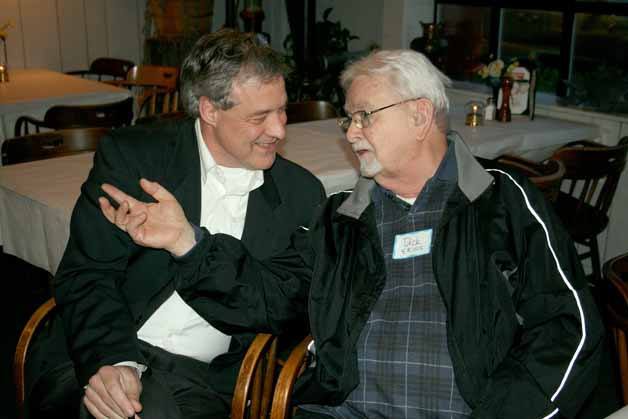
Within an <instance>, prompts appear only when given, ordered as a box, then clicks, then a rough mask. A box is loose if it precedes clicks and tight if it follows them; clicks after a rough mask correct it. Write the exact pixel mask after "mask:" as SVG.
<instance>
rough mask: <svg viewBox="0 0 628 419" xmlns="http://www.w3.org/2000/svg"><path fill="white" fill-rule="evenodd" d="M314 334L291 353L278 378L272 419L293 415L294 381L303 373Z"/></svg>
mask: <svg viewBox="0 0 628 419" xmlns="http://www.w3.org/2000/svg"><path fill="white" fill-rule="evenodd" d="M311 342H312V336H306V337H305V338H304V339H303V340H302V341H301V342H300V343H299V344H298V345H297V346H296V347H295V348H294V349H293V350H292V352H291V353H290V356H289V357H288V359H287V360H286V362H285V363H284V365H283V367H282V368H281V372H280V373H279V377H278V378H277V385H276V386H275V394H274V395H273V404H272V407H271V411H270V418H271V419H287V418H290V417H292V405H291V401H292V390H293V388H294V383H295V381H296V380H297V378H298V377H299V375H301V374H302V373H303V371H304V370H305V367H306V362H307V353H308V350H307V348H308V346H309V345H310V343H311Z"/></svg>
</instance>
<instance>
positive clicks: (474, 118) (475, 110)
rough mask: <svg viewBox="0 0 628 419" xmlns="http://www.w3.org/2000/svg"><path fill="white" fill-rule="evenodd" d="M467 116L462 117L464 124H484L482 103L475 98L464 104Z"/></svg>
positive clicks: (473, 125)
mask: <svg viewBox="0 0 628 419" xmlns="http://www.w3.org/2000/svg"><path fill="white" fill-rule="evenodd" d="M465 110H466V112H467V116H466V117H465V119H464V123H465V125H469V126H472V127H477V126H478V125H482V124H484V104H483V103H482V102H478V101H476V100H471V101H469V102H467V104H466V105H465Z"/></svg>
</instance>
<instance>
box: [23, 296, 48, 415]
mask: <svg viewBox="0 0 628 419" xmlns="http://www.w3.org/2000/svg"><path fill="white" fill-rule="evenodd" d="M54 308H55V301H54V299H52V298H50V299H49V300H48V301H46V302H45V303H44V304H42V305H41V306H40V307H39V308H38V309H37V310H36V311H35V312H34V313H33V314H32V315H31V317H30V319H28V322H26V325H25V326H24V328H23V329H22V333H21V334H20V337H19V339H18V341H17V347H16V349H15V355H14V357H13V380H14V383H15V392H16V393H15V400H16V404H17V415H18V419H24V417H25V414H24V402H25V397H26V395H25V382H24V367H25V364H26V355H27V353H28V347H29V346H30V343H31V340H32V338H33V336H35V333H36V331H37V327H38V326H39V325H40V324H41V323H42V322H43V321H44V320H46V319H47V318H48V317H49V316H50V314H51V313H52V311H53V309H54Z"/></svg>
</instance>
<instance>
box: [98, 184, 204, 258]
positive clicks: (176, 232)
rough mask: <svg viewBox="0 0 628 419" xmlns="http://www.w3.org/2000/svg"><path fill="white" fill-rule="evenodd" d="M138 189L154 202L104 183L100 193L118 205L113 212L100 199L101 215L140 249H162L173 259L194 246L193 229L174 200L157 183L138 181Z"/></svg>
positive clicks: (111, 206) (105, 202) (107, 202)
mask: <svg viewBox="0 0 628 419" xmlns="http://www.w3.org/2000/svg"><path fill="white" fill-rule="evenodd" d="M140 186H141V187H142V189H143V190H144V191H145V192H146V193H148V194H149V195H150V196H152V197H153V198H155V201H157V202H151V203H146V202H141V201H138V200H137V199H135V198H133V197H131V196H130V195H127V194H126V193H124V192H122V191H121V190H120V189H118V188H116V187H115V186H112V185H109V184H106V183H105V184H103V185H102V190H103V191H105V192H106V193H107V194H108V195H109V196H110V197H111V198H112V199H113V200H114V201H115V202H116V203H117V204H118V208H117V209H116V208H114V207H113V205H111V202H109V200H108V199H107V198H105V197H100V198H99V199H98V202H99V204H100V210H101V211H102V213H103V214H104V216H105V217H106V218H107V220H109V222H111V223H113V224H115V225H116V226H117V227H118V228H119V229H121V230H122V231H126V232H127V233H128V234H129V236H130V237H131V239H132V240H133V241H134V242H135V243H137V244H139V245H140V246H146V247H152V248H155V249H164V250H167V251H168V252H170V253H171V254H173V255H174V256H182V255H184V254H185V253H187V252H188V251H189V250H190V249H191V248H192V247H194V245H195V244H196V241H195V239H194V229H193V228H192V226H191V225H190V223H189V222H188V220H187V218H186V217H185V214H184V212H183V208H181V205H180V204H179V202H178V201H177V199H176V198H175V197H174V196H173V195H172V194H171V193H170V192H168V190H166V189H165V188H164V187H163V186H161V185H160V184H159V183H157V182H150V181H148V180H146V179H141V180H140Z"/></svg>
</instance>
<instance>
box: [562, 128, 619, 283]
mask: <svg viewBox="0 0 628 419" xmlns="http://www.w3.org/2000/svg"><path fill="white" fill-rule="evenodd" d="M627 153H628V137H624V138H622V139H621V140H620V141H619V143H618V144H617V145H616V146H612V147H607V146H605V145H602V144H598V143H594V142H591V141H579V142H575V143H570V144H567V145H566V146H565V147H563V148H560V149H559V150H557V151H556V152H554V155H553V156H552V158H554V159H557V160H560V161H562V162H563V164H564V165H565V176H564V177H563V182H562V183H561V192H560V193H559V194H558V199H557V200H556V211H557V213H558V216H559V217H560V218H561V220H562V221H563V223H564V225H565V227H566V228H567V231H569V234H570V235H571V237H572V238H573V239H574V241H575V242H576V243H578V244H580V245H582V246H584V247H586V250H585V251H584V252H583V253H581V254H580V255H579V257H580V260H581V261H582V260H586V259H589V258H590V259H591V267H592V271H593V272H592V278H591V279H592V280H593V281H594V282H596V281H599V280H600V279H601V269H600V252H599V249H598V243H597V236H598V234H600V233H601V232H602V231H604V229H606V226H607V225H608V210H609V208H610V206H611V203H612V201H613V197H614V195H615V190H616V189H617V184H618V182H619V178H620V176H621V173H622V171H623V170H624V167H625V166H626V154H627Z"/></svg>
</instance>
